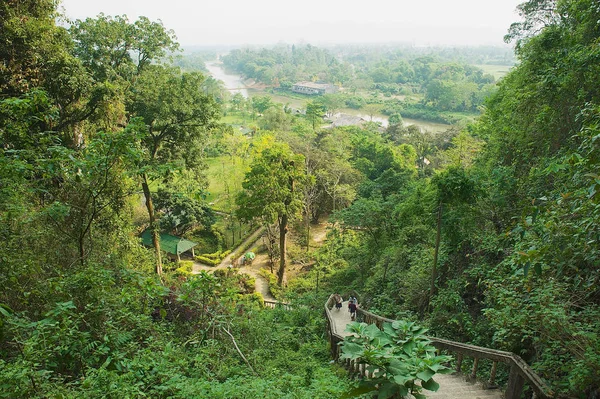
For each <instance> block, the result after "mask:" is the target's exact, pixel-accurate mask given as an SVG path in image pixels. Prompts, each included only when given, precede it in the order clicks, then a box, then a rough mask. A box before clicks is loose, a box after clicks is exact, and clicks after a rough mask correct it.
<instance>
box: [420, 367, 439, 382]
mask: <svg viewBox="0 0 600 399" xmlns="http://www.w3.org/2000/svg"><path fill="white" fill-rule="evenodd" d="M434 374H435V371H433V370H431V369H430V368H427V369H425V370H423V371H420V372H418V373H417V377H419V378H420V379H421V380H423V382H427V381H429V380H430V379H431V377H433V376H434Z"/></svg>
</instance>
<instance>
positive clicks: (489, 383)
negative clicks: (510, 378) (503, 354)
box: [485, 361, 498, 389]
mask: <svg viewBox="0 0 600 399" xmlns="http://www.w3.org/2000/svg"><path fill="white" fill-rule="evenodd" d="M497 368H498V362H497V361H494V363H492V371H490V379H489V380H488V381H487V383H486V384H485V388H486V389H492V388H496V371H497Z"/></svg>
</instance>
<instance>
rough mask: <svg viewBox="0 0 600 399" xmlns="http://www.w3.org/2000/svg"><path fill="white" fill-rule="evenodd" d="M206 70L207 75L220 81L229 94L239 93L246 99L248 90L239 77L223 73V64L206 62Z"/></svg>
mask: <svg viewBox="0 0 600 399" xmlns="http://www.w3.org/2000/svg"><path fill="white" fill-rule="evenodd" d="M206 69H208V73H210V75H211V76H212V77H213V78H214V79H217V80H220V81H222V82H223V83H224V84H225V87H226V88H227V90H229V92H230V93H231V94H235V93H241V94H242V95H243V96H244V97H246V98H248V90H247V89H246V85H245V84H244V82H243V81H242V77H241V76H239V75H231V74H229V73H227V72H225V70H224V69H223V64H221V63H220V62H218V61H213V62H207V63H206Z"/></svg>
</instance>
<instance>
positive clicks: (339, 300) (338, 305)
mask: <svg viewBox="0 0 600 399" xmlns="http://www.w3.org/2000/svg"><path fill="white" fill-rule="evenodd" d="M333 299H334V300H335V308H336V309H337V310H338V312H339V311H340V309H341V308H342V302H344V300H343V299H342V296H341V295H340V294H337V293H336V294H334V295H333Z"/></svg>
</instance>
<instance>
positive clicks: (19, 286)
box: [0, 0, 600, 399]
mask: <svg viewBox="0 0 600 399" xmlns="http://www.w3.org/2000/svg"><path fill="white" fill-rule="evenodd" d="M0 10H1V13H0V15H2V18H4V19H5V23H4V24H3V27H4V29H3V30H2V32H1V33H0V37H2V38H3V39H4V40H1V41H0V53H2V54H3V55H4V56H5V58H6V60H7V61H6V62H5V64H4V67H3V68H2V69H0V88H1V90H2V97H1V98H0V140H1V142H2V145H1V146H0V155H1V156H0V240H1V241H2V243H3V245H2V246H0V265H1V267H0V284H1V285H2V287H3V290H2V291H1V292H0V354H1V356H0V387H1V389H0V397H7V398H14V397H23V398H25V397H26V398H47V397H63V398H76V397H89V398H96V397H97V398H122V397H153V398H179V397H181V398H190V397H214V398H323V399H328V398H332V397H341V396H343V395H344V394H345V393H347V392H349V391H350V390H351V388H352V387H353V386H354V385H355V384H354V382H352V381H350V380H348V379H347V377H346V374H345V371H343V370H342V369H341V368H338V366H337V365H335V364H330V358H329V350H328V348H327V341H326V339H325V338H324V337H325V334H326V332H325V320H324V319H323V317H322V315H321V312H322V306H323V303H324V302H325V301H326V299H327V297H328V296H329V294H330V293H331V292H334V291H339V292H343V293H345V292H349V290H350V289H354V290H356V291H358V292H359V293H360V294H361V306H363V307H366V308H369V309H370V310H372V311H374V312H376V313H378V314H380V315H382V316H387V317H390V318H395V319H404V320H406V321H418V322H419V323H421V324H424V325H426V327H428V328H429V329H430V332H431V333H432V334H435V335H437V336H440V337H445V338H449V339H452V340H455V341H461V342H469V343H473V344H477V345H481V346H485V347H492V348H496V349H502V350H508V351H512V352H514V353H516V354H518V355H520V356H522V357H523V358H524V359H525V360H526V361H527V362H528V363H529V364H531V365H532V367H533V369H534V370H536V372H537V373H538V374H539V375H540V376H541V377H542V378H543V379H544V380H545V381H546V382H548V383H549V384H550V385H551V386H552V388H553V389H554V390H555V391H556V392H557V393H559V394H560V395H564V396H568V395H570V396H576V397H581V398H593V397H595V395H596V396H597V394H598V389H599V388H600V387H599V386H598V381H599V380H600V376H599V375H598V370H600V353H599V350H598V348H600V330H599V328H600V326H599V324H598V323H597V321H596V320H598V318H599V317H600V299H599V298H600V288H599V284H600V281H599V279H600V274H599V271H598V267H597V265H598V264H599V262H600V244H599V240H600V235H599V234H600V232H599V231H598V226H599V225H600V224H599V223H598V222H599V218H600V214H599V209H600V208H599V205H598V201H599V196H598V194H597V192H598V191H599V187H600V182H599V181H598V174H599V173H600V171H599V168H600V167H599V165H600V164H599V162H600V156H599V154H598V148H597V147H598V146H597V137H599V135H600V131H599V130H600V127H599V126H600V98H599V94H598V90H597V77H598V76H599V74H600V70H599V65H600V64H598V63H597V62H596V60H597V58H598V46H597V42H598V40H599V37H600V32H599V31H598V29H597V21H598V20H600V9H598V7H597V6H596V4H595V3H594V2H592V1H591V0H568V1H567V0H565V1H561V2H558V3H555V2H539V1H531V2H528V3H526V6H524V7H522V8H521V12H522V15H523V18H524V20H523V22H522V23H520V24H515V25H513V26H512V28H511V31H510V35H509V36H510V37H509V38H510V39H512V40H514V43H515V44H516V54H517V58H518V61H519V62H518V65H516V66H514V67H513V68H512V70H511V71H510V72H509V73H508V74H507V75H506V76H505V77H504V78H502V79H501V80H500V81H499V82H496V81H495V80H494V78H493V77H492V76H490V75H487V74H486V73H484V72H483V71H482V70H481V69H478V68H475V67H473V66H471V65H470V63H477V64H487V63H489V65H492V64H501V63H503V62H506V64H510V62H509V60H510V57H507V56H506V55H505V53H502V52H500V53H497V52H496V51H495V50H492V49H487V50H483V49H482V50H472V51H471V50H467V49H464V50H445V51H441V50H440V52H439V54H438V55H437V56H435V57H433V56H431V55H430V54H428V53H424V52H425V51H426V50H422V49H418V50H417V49H415V50H414V51H412V52H411V51H408V50H406V51H404V50H402V51H400V50H398V49H393V48H383V49H381V48H380V49H366V48H363V47H360V48H352V47H350V48H347V49H345V50H344V49H340V50H339V51H337V50H336V51H333V50H325V49H318V48H316V47H313V46H308V45H307V46H298V47H297V48H291V47H288V46H279V47H276V48H275V49H273V50H264V51H262V50H261V51H253V50H240V51H238V52H232V53H231V55H230V57H231V58H229V60H228V61H225V62H226V63H231V64H232V65H231V67H232V68H234V67H236V65H234V64H238V63H242V61H243V62H244V63H247V64H248V65H246V66H245V68H249V69H248V71H247V72H244V73H250V71H251V69H250V66H252V63H254V64H255V65H256V67H253V68H254V69H252V71H253V72H252V73H256V74H257V75H256V76H253V78H255V79H259V75H258V73H259V72H260V73H261V74H262V75H261V76H262V77H264V78H265V79H266V78H269V79H271V81H270V82H269V84H273V85H274V86H275V85H276V82H275V81H274V79H278V80H279V82H278V85H279V87H278V88H276V87H274V89H278V90H279V89H285V88H282V86H285V85H286V83H285V81H284V79H281V78H285V79H288V81H289V82H292V81H293V80H291V79H292V77H293V79H298V80H300V79H307V80H312V79H313V77H315V76H316V79H319V80H325V81H329V82H331V83H338V82H339V83H342V85H343V86H346V87H354V88H355V89H356V90H352V91H346V92H343V93H341V94H332V95H326V96H322V97H315V98H312V97H311V98H310V101H308V102H306V103H305V105H304V106H303V107H295V106H293V105H290V104H285V103H278V102H277V101H274V100H273V98H271V97H269V96H267V95H256V96H253V97H252V98H250V99H247V98H244V97H243V96H242V95H237V94H235V95H225V94H224V92H225V90H224V87H222V85H220V84H219V82H218V81H214V79H213V80H212V81H211V80H209V79H207V78H206V77H205V76H204V75H202V74H201V73H197V72H189V71H188V72H186V71H182V70H181V69H179V68H177V67H176V66H174V65H173V64H171V63H169V62H167V61H166V58H165V55H166V54H167V53H169V52H171V51H174V50H176V49H177V47H178V45H177V43H176V42H175V41H174V37H173V34H172V32H170V31H168V30H167V29H166V28H165V27H163V26H162V24H161V23H158V22H152V21H150V20H148V19H146V18H143V17H142V18H140V19H138V20H136V21H133V22H131V21H129V20H128V19H127V18H126V17H108V16H104V15H101V16H99V17H98V18H96V19H88V20H86V21H74V22H73V24H72V25H71V26H70V27H69V29H66V28H64V27H59V26H57V25H56V23H55V19H56V17H57V12H56V3H55V2H54V1H52V0H43V1H25V2H22V1H21V2H12V1H9V2H5V3H3V4H2V5H0ZM536 21H544V27H543V28H542V29H541V30H539V31H537V30H536V29H537V27H538V25H537V22H536ZM109 33H110V34H109ZM115 37H117V38H118V40H117V41H115V40H113V39H114V38H115ZM109 39H110V40H109ZM115 43H120V44H118V45H117V44H115ZM122 46H125V48H127V49H128V51H126V52H123V51H122ZM277 57H279V58H277ZM461 58H462V61H466V62H462V61H461ZM257 60H260V62H257ZM270 60H272V61H273V62H279V61H281V62H282V64H281V65H283V66H285V68H283V67H282V68H279V67H276V65H278V64H273V63H271V61H270ZM501 60H504V61H501ZM234 61H235V62H234ZM350 65H354V66H353V67H352V68H351V67H350ZM279 69H281V70H282V72H281V73H282V75H281V76H280V75H277V73H279ZM270 74H272V75H273V76H271V75H270ZM248 76H249V75H248ZM261 79H262V78H261ZM281 92H283V90H282V91H281ZM465 93H469V95H466V94H465ZM486 96H487V97H486ZM484 97H486V98H484ZM482 104H483V105H484V107H483V108H480V106H481V105H482ZM345 107H348V108H353V109H359V110H361V111H364V112H365V114H371V115H375V114H378V113H382V112H385V113H386V115H388V117H389V118H388V119H389V125H388V126H387V127H383V126H382V125H381V124H379V123H376V122H372V121H367V120H363V121H361V122H360V123H356V124H354V125H351V126H332V125H330V124H328V123H327V121H326V120H324V119H323V115H326V114H332V113H335V112H336V110H339V109H343V108H345ZM480 111H481V112H482V114H481V116H480V117H479V118H477V120H471V119H470V118H474V117H475V114H476V113H478V112H480ZM411 112H413V113H412V114H411ZM428 112H432V114H427V113H428ZM420 113H423V115H425V116H426V117H427V118H431V119H435V118H438V117H440V118H443V120H444V121H446V122H449V121H451V120H450V119H447V118H450V117H451V116H452V118H455V119H452V122H455V121H457V120H458V119H461V122H460V123H458V124H456V125H454V126H452V127H451V128H449V129H447V130H446V131H445V132H440V133H436V134H433V133H431V132H428V131H422V130H420V129H418V128H417V127H414V126H405V125H404V123H403V119H402V118H403V117H407V116H408V115H420V117H424V116H423V115H422V114H420ZM467 116H468V118H469V119H467V118H466V117H467ZM188 121H192V122H193V126H188V124H187V123H188ZM142 191H143V192H144V193H145V194H146V195H145V196H144V197H141V196H140V193H141V192H142ZM145 198H146V199H151V200H152V201H145ZM323 220H326V221H327V223H328V226H329V229H328V230H329V231H328V234H327V240H326V241H325V242H323V241H322V240H320V241H319V243H318V245H315V243H314V242H313V243H312V245H311V234H312V228H313V226H314V224H313V223H315V222H317V221H323ZM240 221H243V222H245V223H247V224H245V225H243V224H240ZM258 226H263V227H264V228H265V239H264V241H263V242H262V243H259V244H256V249H257V252H259V251H260V252H261V254H265V255H267V256H268V257H269V260H270V263H271V264H272V265H274V264H277V262H278V261H279V265H280V266H279V268H278V269H279V271H278V274H277V271H276V270H274V268H273V269H272V270H267V269H265V270H263V271H262V272H261V273H262V275H265V276H269V280H270V281H271V283H272V284H273V292H274V293H275V294H276V297H277V298H278V299H282V300H285V301H289V302H292V303H293V305H294V306H293V307H292V309H291V310H284V309H275V310H265V309H263V307H262V306H263V301H262V298H261V295H260V294H257V293H255V292H254V287H253V284H252V282H253V279H252V278H250V277H248V276H244V275H242V274H240V273H238V272H237V271H235V270H229V269H225V270H218V271H216V272H215V273H211V274H208V273H199V274H197V275H190V270H189V269H190V267H189V266H190V264H189V263H181V264H177V263H176V262H173V261H170V260H168V259H167V257H166V254H165V253H164V252H161V251H156V248H154V249H148V248H145V247H143V246H142V245H141V243H140V239H139V234H140V233H141V231H142V230H144V229H145V228H147V227H150V228H151V229H152V230H153V231H155V232H157V233H158V232H171V233H180V234H184V235H185V236H187V237H196V239H197V241H198V242H201V245H202V248H201V249H199V251H198V254H201V253H202V254H209V253H216V252H219V253H220V254H222V253H223V252H226V251H227V250H229V249H231V248H228V247H229V246H230V245H231V246H233V245H234V243H233V242H232V243H229V242H227V241H226V240H227V239H228V238H227V237H228V236H231V237H232V240H231V241H234V238H233V237H235V240H241V239H242V237H241V236H240V235H239V233H240V232H242V231H243V232H249V231H251V230H252V228H256V227H258ZM228 229H229V230H228ZM238 242H239V241H238ZM252 248H253V249H254V248H255V247H252ZM263 256H264V255H263ZM292 266H293V267H294V273H293V274H290V271H291V269H290V268H291V267H292ZM276 275H277V278H276V277H275V276H276ZM288 276H291V277H292V278H288ZM410 325H412V324H410ZM415 328H416V327H415ZM419 330H420V328H419ZM382 364H385V362H384V361H383V360H382ZM499 379H500V380H501V379H502V376H499ZM526 395H529V393H526Z"/></svg>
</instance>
